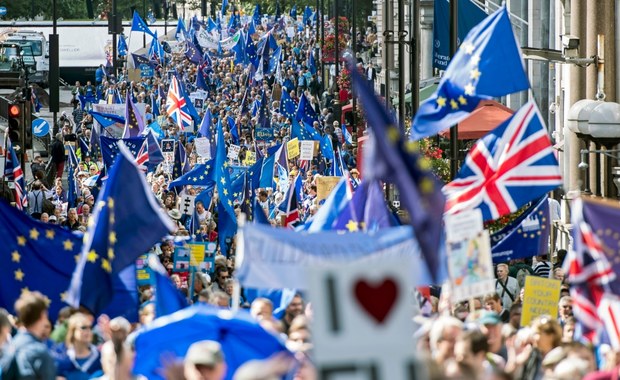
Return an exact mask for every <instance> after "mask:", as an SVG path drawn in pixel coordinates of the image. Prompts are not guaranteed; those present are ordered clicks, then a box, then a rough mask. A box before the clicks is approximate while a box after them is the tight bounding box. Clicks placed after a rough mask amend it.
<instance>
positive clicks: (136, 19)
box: [131, 11, 155, 37]
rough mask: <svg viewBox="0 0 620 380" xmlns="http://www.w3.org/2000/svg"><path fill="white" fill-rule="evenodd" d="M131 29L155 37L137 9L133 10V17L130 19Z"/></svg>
mask: <svg viewBox="0 0 620 380" xmlns="http://www.w3.org/2000/svg"><path fill="white" fill-rule="evenodd" d="M131 31H132V32H142V33H146V34H148V35H149V36H152V37H155V34H154V33H153V32H152V31H151V29H149V27H148V25H146V23H145V22H144V20H142V17H140V15H139V14H138V12H137V11H133V19H132V20H131Z"/></svg>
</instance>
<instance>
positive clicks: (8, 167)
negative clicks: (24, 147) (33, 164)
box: [4, 139, 28, 210]
mask: <svg viewBox="0 0 620 380" xmlns="http://www.w3.org/2000/svg"><path fill="white" fill-rule="evenodd" d="M4 154H5V157H4V158H5V162H4V178H6V180H7V181H13V183H14V185H15V188H14V189H13V195H14V196H15V207H17V208H18V209H20V210H23V209H24V208H26V207H28V196H27V194H26V181H25V180H24V171H23V170H22V167H21V165H20V163H19V160H18V159H17V154H15V149H13V144H12V143H11V140H9V139H7V140H6V149H5V150H4Z"/></svg>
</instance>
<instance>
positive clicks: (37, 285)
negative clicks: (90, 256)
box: [0, 201, 82, 319]
mask: <svg viewBox="0 0 620 380" xmlns="http://www.w3.org/2000/svg"><path fill="white" fill-rule="evenodd" d="M0 236H3V240H2V244H1V245H0V277H2V286H0V307H3V308H6V309H7V310H9V311H10V312H13V305H14V303H15V301H16V300H17V299H18V298H19V296H20V295H21V294H22V293H24V292H29V291H35V290H36V291H39V292H41V293H43V295H45V296H46V297H47V298H48V300H49V301H50V304H49V315H50V318H52V319H55V318H56V316H57V315H58V312H59V311H60V309H61V308H62V307H64V306H66V305H65V304H64V300H65V298H66V292H65V291H66V290H67V288H68V287H69V282H70V281H71V273H73V269H74V268H75V262H76V258H77V257H79V253H80V247H81V246H82V241H81V239H80V238H79V237H78V236H77V235H75V234H73V233H71V231H69V230H67V229H65V228H61V227H59V226H56V225H53V224H46V223H42V222H39V221H37V220H34V219H32V218H30V217H29V216H28V215H26V214H24V213H23V212H21V211H19V210H17V209H16V208H14V207H11V206H10V205H9V204H7V203H5V202H4V201H0Z"/></svg>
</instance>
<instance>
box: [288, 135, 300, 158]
mask: <svg viewBox="0 0 620 380" xmlns="http://www.w3.org/2000/svg"><path fill="white" fill-rule="evenodd" d="M286 152H287V154H288V158H289V160H290V159H291V158H295V157H297V156H299V140H298V139H297V137H295V138H294V139H292V140H291V141H289V142H287V143H286Z"/></svg>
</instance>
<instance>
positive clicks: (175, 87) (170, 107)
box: [166, 76, 192, 131]
mask: <svg viewBox="0 0 620 380" xmlns="http://www.w3.org/2000/svg"><path fill="white" fill-rule="evenodd" d="M166 113H167V114H168V116H170V117H171V118H172V119H173V120H174V121H175V122H176V123H177V125H178V126H179V129H181V130H182V131H184V130H185V126H190V125H191V123H192V117H191V115H190V114H189V109H188V108H187V104H186V102H185V97H184V96H183V90H181V86H180V85H179V81H178V80H177V78H176V77H175V76H172V79H171V81H170V88H169V89H168V97H167V98H166Z"/></svg>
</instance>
